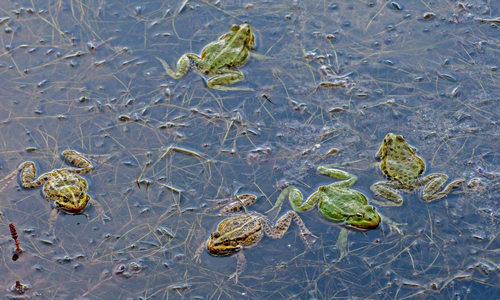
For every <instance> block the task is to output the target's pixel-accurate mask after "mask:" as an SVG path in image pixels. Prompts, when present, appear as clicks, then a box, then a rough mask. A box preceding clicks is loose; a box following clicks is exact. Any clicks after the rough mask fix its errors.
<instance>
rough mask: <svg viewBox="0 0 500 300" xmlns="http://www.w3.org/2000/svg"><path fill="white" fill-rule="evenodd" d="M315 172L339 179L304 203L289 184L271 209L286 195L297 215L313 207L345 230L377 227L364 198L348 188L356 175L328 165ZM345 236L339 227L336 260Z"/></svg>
mask: <svg viewBox="0 0 500 300" xmlns="http://www.w3.org/2000/svg"><path fill="white" fill-rule="evenodd" d="M317 171H318V172H319V173H321V174H324V175H328V176H329V177H332V178H336V179H341V181H338V182H334V183H332V184H330V185H325V186H320V187H319V188H318V190H317V191H316V192H314V193H313V194H312V195H311V196H309V197H308V198H307V199H306V201H305V202H303V196H302V193H301V192H300V191H299V190H298V189H297V188H296V187H295V186H293V185H290V186H288V187H287V188H285V189H284V190H283V191H282V192H281V194H280V195H279V196H278V200H277V201H276V204H275V205H274V207H273V208H271V210H274V209H276V208H278V207H280V206H281V205H282V203H283V201H284V200H285V198H286V196H288V200H289V201H290V204H291V205H292V208H293V209H294V210H295V211H298V212H303V211H309V210H311V209H313V208H314V207H315V206H316V204H317V205H318V210H319V212H320V214H321V215H322V216H323V217H325V218H326V219H328V220H330V221H333V222H337V223H342V224H343V225H344V226H345V227H350V228H354V229H357V230H361V231H365V230H369V229H374V228H377V227H378V226H379V224H380V220H381V215H380V214H379V213H378V212H377V211H376V210H375V208H374V207H373V206H371V205H368V199H367V198H366V196H365V195H363V194H362V193H360V192H358V191H356V190H353V189H350V187H351V186H352V185H354V183H356V181H357V180H358V178H357V176H356V175H353V174H350V173H348V172H345V171H342V170H338V169H332V168H330V165H325V166H320V167H318V168H317ZM271 210H269V211H271ZM384 220H387V221H388V223H389V225H390V226H391V228H393V227H394V228H396V227H395V226H393V225H394V224H395V223H392V222H390V221H389V220H388V219H385V218H384ZM396 225H397V224H396ZM396 230H398V232H400V231H399V229H397V228H396ZM347 235H348V231H347V230H346V229H345V228H342V229H341V231H340V233H339V236H338V239H337V246H338V247H339V250H340V257H339V261H340V260H341V259H342V258H343V257H344V256H345V255H346V253H347Z"/></svg>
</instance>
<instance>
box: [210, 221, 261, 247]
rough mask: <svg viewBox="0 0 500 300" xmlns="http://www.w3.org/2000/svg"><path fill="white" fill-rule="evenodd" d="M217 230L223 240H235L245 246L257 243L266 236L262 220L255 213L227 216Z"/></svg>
mask: <svg viewBox="0 0 500 300" xmlns="http://www.w3.org/2000/svg"><path fill="white" fill-rule="evenodd" d="M217 231H218V232H219V233H220V235H221V240H224V239H227V240H229V241H235V242H236V243H237V244H238V245H240V246H243V247H245V248H249V247H252V246H254V245H256V244H257V243H258V242H259V241H260V240H261V239H262V237H263V236H264V232H263V230H262V220H261V218H260V217H259V216H257V215H253V214H248V215H239V216H234V217H230V218H227V219H225V220H223V221H222V222H220V223H219V225H218V226H217Z"/></svg>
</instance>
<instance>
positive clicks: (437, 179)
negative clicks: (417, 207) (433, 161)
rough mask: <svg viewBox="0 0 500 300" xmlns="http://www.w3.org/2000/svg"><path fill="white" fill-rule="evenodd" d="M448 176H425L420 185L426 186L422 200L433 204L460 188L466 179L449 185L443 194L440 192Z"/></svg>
mask: <svg viewBox="0 0 500 300" xmlns="http://www.w3.org/2000/svg"><path fill="white" fill-rule="evenodd" d="M447 180H448V176H447V175H445V174H430V175H427V176H425V177H424V178H423V179H422V181H421V182H420V184H422V185H424V191H423V197H422V199H423V200H424V201H426V202H432V201H434V200H437V199H440V198H443V197H444V196H446V195H448V193H450V192H451V190H452V189H453V188H455V187H458V186H459V185H460V184H461V183H462V182H464V181H465V179H457V180H455V181H453V182H451V183H450V184H448V185H447V186H446V187H445V188H444V189H443V190H442V191H441V192H438V191H439V190H440V189H442V188H443V186H444V185H445V183H446V181H447Z"/></svg>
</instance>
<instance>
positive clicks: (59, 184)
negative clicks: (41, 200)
mask: <svg viewBox="0 0 500 300" xmlns="http://www.w3.org/2000/svg"><path fill="white" fill-rule="evenodd" d="M62 155H63V156H64V157H65V158H66V160H67V161H68V162H69V163H71V164H72V165H74V166H76V167H77V168H63V169H56V170H53V171H50V172H47V173H44V174H42V175H40V176H39V177H38V178H36V168H35V164H34V163H33V162H31V161H27V162H24V163H22V164H21V165H20V166H19V169H20V171H21V183H22V186H23V187H24V188H27V189H29V188H36V187H39V186H41V185H43V195H44V196H45V198H46V199H47V200H48V201H49V202H53V203H54V210H53V211H52V213H51V214H50V218H49V232H51V233H52V234H53V233H54V225H55V221H56V219H57V213H58V210H63V211H64V212H66V213H68V214H80V213H83V210H84V209H85V207H86V206H87V203H89V202H90V203H92V205H93V206H94V207H95V209H96V210H97V211H98V212H99V214H100V215H101V216H102V217H103V220H104V219H107V218H108V217H107V216H106V215H105V214H104V211H103V209H102V207H101V205H100V204H99V203H98V202H97V201H95V200H93V199H92V198H91V197H90V196H89V195H87V188H88V184H87V181H86V180H85V179H84V178H83V177H81V176H79V175H78V174H84V173H88V172H90V171H92V169H93V168H94V167H93V166H92V164H91V162H90V161H89V160H88V159H87V158H85V157H84V156H82V155H81V154H80V153H78V152H76V151H74V150H66V151H63V152H62Z"/></svg>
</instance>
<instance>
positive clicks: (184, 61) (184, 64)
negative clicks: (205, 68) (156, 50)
mask: <svg viewBox="0 0 500 300" xmlns="http://www.w3.org/2000/svg"><path fill="white" fill-rule="evenodd" d="M156 59H158V60H159V61H160V62H161V64H162V66H163V68H164V69H165V71H166V72H167V74H168V76H170V77H172V78H174V79H179V78H182V77H184V75H186V73H187V71H189V67H190V66H194V67H197V65H198V63H199V61H200V59H201V58H200V57H199V56H198V55H196V54H192V53H187V54H184V55H182V56H181V58H179V61H177V65H176V66H175V69H176V71H174V70H172V69H171V68H170V67H169V66H168V64H167V62H166V61H164V60H163V59H161V58H159V57H157V58H156Z"/></svg>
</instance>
